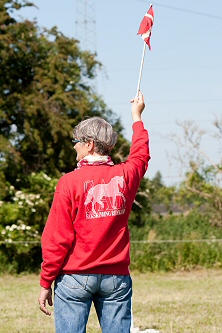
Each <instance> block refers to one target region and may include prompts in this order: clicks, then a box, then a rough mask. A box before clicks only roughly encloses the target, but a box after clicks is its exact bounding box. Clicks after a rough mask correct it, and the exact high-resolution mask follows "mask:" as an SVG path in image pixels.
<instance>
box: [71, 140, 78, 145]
mask: <svg viewBox="0 0 222 333" xmlns="http://www.w3.org/2000/svg"><path fill="white" fill-rule="evenodd" d="M72 142H73V143H74V144H76V143H78V142H80V140H72Z"/></svg>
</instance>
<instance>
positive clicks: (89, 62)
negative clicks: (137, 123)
mask: <svg viewBox="0 0 222 333" xmlns="http://www.w3.org/2000/svg"><path fill="white" fill-rule="evenodd" d="M31 5H33V4H32V3H29V2H27V1H18V0H3V1H1V4H0V14H1V16H0V17H1V18H0V150H1V155H0V166H1V170H3V172H4V176H5V179H6V180H7V181H9V182H10V183H11V184H13V185H15V186H18V183H16V179H18V178H19V179H20V186H22V185H23V186H24V185H25V182H26V179H27V175H30V174H31V173H32V172H39V171H44V172H46V174H49V175H52V176H59V175H60V174H61V172H69V171H71V170H73V168H74V167H75V165H76V161H75V154H74V153H73V145H72V143H71V138H72V130H73V127H74V126H75V125H76V124H77V123H78V122H79V121H80V120H81V119H83V118H84V117H86V116H102V117H103V118H105V119H107V120H108V121H110V122H112V125H113V126H114V127H115V129H116V130H117V131H118V132H119V136H120V138H119V141H118V144H117V147H116V151H114V153H113V154H114V155H113V157H114V159H115V152H117V151H118V149H119V147H120V146H122V145H123V143H124V144H125V145H126V146H127V148H128V147H129V144H128V143H127V141H126V140H125V139H124V137H123V135H122V129H123V128H122V125H121V123H120V121H119V119H118V118H117V117H116V116H115V115H114V114H113V112H112V111H111V110H109V109H108V108H107V106H106V105H105V103H104V101H103V100H102V98H101V97H100V96H98V95H96V94H95V92H94V91H93V89H92V86H93V85H92V84H90V82H91V81H92V80H93V79H94V78H95V75H96V73H97V70H98V69H99V68H100V67H101V63H100V62H99V61H98V60H97V59H96V55H95V54H91V53H89V52H88V51H80V49H79V46H78V41H77V40H75V39H72V38H67V37H66V36H64V35H63V34H62V33H61V32H59V31H58V30H57V28H56V27H54V28H52V29H50V30H47V29H40V28H39V27H38V25H37V23H36V22H30V21H28V20H26V21H21V22H18V21H16V20H15V19H14V18H13V13H14V11H15V10H19V9H20V8H21V7H24V6H31ZM124 154H126V149H125V151H124ZM125 156H126V155H125ZM2 177H3V176H2ZM3 178H4V177H3Z"/></svg>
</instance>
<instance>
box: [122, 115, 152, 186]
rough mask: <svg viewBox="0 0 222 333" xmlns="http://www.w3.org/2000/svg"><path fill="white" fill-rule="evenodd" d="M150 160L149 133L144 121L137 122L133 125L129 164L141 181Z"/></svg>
mask: <svg viewBox="0 0 222 333" xmlns="http://www.w3.org/2000/svg"><path fill="white" fill-rule="evenodd" d="M150 158H151V157H150V150H149V135H148V131H147V130H146V129H145V128H144V124H143V122H142V121H137V122H135V123H134V124H133V137H132V145H131V148H130V154H129V156H128V159H127V164H128V166H129V165H130V168H131V169H132V171H133V172H134V174H137V176H138V179H139V180H141V179H142V178H143V176H144V175H145V173H146V171H147V168H148V162H149V160H150Z"/></svg>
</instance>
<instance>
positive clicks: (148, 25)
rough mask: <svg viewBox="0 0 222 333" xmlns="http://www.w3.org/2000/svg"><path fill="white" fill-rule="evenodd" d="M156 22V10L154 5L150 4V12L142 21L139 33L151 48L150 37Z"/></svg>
mask: <svg viewBox="0 0 222 333" xmlns="http://www.w3.org/2000/svg"><path fill="white" fill-rule="evenodd" d="M153 22H154V11H153V6H152V5H150V8H149V10H148V12H147V13H146V14H145V16H144V18H143V20H142V22H141V23H140V27H139V31H138V33H137V35H142V38H143V40H144V42H145V43H146V44H147V45H148V47H149V49H150V50H151V45H150V37H151V32H152V27H153Z"/></svg>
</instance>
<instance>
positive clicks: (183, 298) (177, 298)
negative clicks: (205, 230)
mask: <svg viewBox="0 0 222 333" xmlns="http://www.w3.org/2000/svg"><path fill="white" fill-rule="evenodd" d="M132 278H133V284H134V295H133V314H134V326H136V327H140V328H141V329H145V328H155V329H156V330H159V331H160V332H161V333H191V332H192V333H216V332H217V333H221V332H222V271H221V270H199V271H194V272H178V273H159V274H156V273H155V274H154V273H148V274H139V273H138V274H136V273H133V274H132ZM38 293H39V285H38V276H36V275H21V276H17V277H15V276H8V275H7V276H1V277H0V332H1V333H9V332H10V333H43V332H44V333H54V325H53V311H52V316H51V317H47V316H45V315H44V314H43V313H42V312H40V310H39V308H38V302H37V298H38ZM98 332H100V329H99V326H98V323H97V319H96V315H95V311H94V310H93V309H92V311H91V314H90V318H89V323H88V328H87V333H98ZM64 333H66V332H64ZM110 333H115V332H110Z"/></svg>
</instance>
